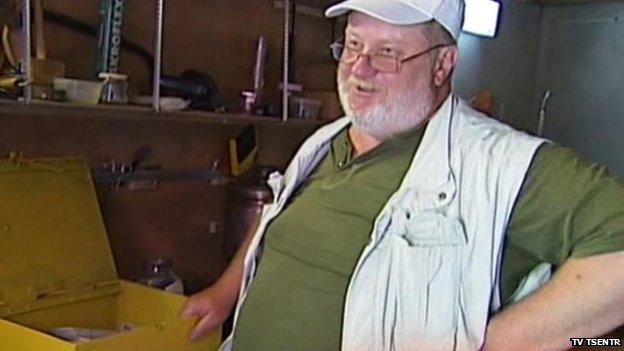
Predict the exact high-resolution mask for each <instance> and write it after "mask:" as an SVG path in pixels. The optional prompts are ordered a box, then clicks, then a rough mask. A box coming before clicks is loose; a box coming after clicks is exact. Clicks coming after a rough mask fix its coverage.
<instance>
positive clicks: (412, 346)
mask: <svg viewBox="0 0 624 351" xmlns="http://www.w3.org/2000/svg"><path fill="white" fill-rule="evenodd" d="M326 14H327V15H328V16H330V17H332V16H337V15H342V14H348V16H349V17H348V25H347V28H346V30H345V39H344V42H341V43H338V44H335V45H333V50H334V52H335V54H336V55H337V57H338V58H339V61H340V62H339V66H338V86H339V94H340V98H341V102H342V104H343V107H344V109H345V112H346V114H347V116H348V117H346V118H343V119H340V120H338V121H336V122H334V123H332V124H330V125H328V126H325V127H323V128H321V129H320V130H319V131H317V132H316V133H315V134H314V135H312V136H311V137H310V138H309V139H308V140H307V141H306V142H305V143H304V144H303V145H302V146H301V149H300V150H299V151H298V153H297V155H296V156H295V157H294V159H293V161H292V162H291V164H290V166H289V167H288V169H287V171H286V173H285V175H284V176H283V177H282V176H281V175H279V174H273V175H272V176H271V177H270V179H269V184H270V185H271V187H272V188H273V191H274V195H275V202H274V203H273V204H271V205H269V206H267V207H265V209H264V211H263V215H262V218H261V219H260V220H259V223H258V226H257V229H256V230H255V232H254V233H253V235H250V236H249V237H248V238H247V239H246V241H245V243H244V244H243V245H242V247H241V249H240V250H239V252H238V253H237V254H236V256H235V258H234V259H233V261H232V263H231V264H230V266H229V267H228V269H227V270H226V272H225V273H224V274H223V276H222V277H221V278H220V279H219V280H218V282H217V283H215V284H214V285H213V286H211V287H209V288H207V289H206V290H204V291H202V292H200V293H198V294H197V295H194V296H192V297H191V298H190V299H189V302H188V303H187V306H186V307H185V309H184V312H183V313H184V314H186V315H196V316H199V317H200V320H199V322H198V324H197V326H196V327H195V329H194V330H193V331H192V334H191V337H192V338H197V337H200V336H201V335H202V334H203V333H205V332H206V331H207V330H209V329H211V328H213V327H215V326H217V325H218V324H220V323H222V321H223V320H224V319H225V318H226V316H227V315H228V313H229V312H230V310H231V308H232V307H233V306H234V305H235V304H236V301H237V300H238V303H237V305H236V309H235V310H236V317H235V326H234V332H233V337H230V338H229V339H228V341H226V343H225V344H224V348H225V349H227V348H231V347H232V346H233V348H234V349H235V350H338V349H342V350H487V351H492V350H507V351H508V350H562V349H566V348H569V347H571V344H570V341H569V338H570V337H591V336H598V335H601V334H603V333H605V332H608V331H610V330H612V329H614V328H616V327H617V326H619V325H621V324H622V323H624V308H621V306H622V302H624V284H623V283H621V282H622V281H624V270H623V269H621V268H620V267H621V266H622V265H623V264H624V253H623V252H622V250H624V190H623V188H622V186H621V185H620V184H619V183H618V181H617V180H616V179H615V178H614V177H613V176H611V175H609V174H608V173H607V172H606V171H605V169H604V168H601V167H596V166H593V165H590V164H588V163H586V162H584V161H582V160H580V159H579V158H578V157H577V156H576V155H574V154H573V153H572V152H570V151H569V150H567V149H565V148H563V147H560V146H557V145H553V144H550V143H545V142H544V140H542V139H539V138H535V137H531V136H528V135H526V134H524V133H521V132H518V131H515V130H513V129H511V128H509V127H507V126H505V125H502V124H500V123H499V122H496V121H495V120H492V119H489V118H487V117H485V116H484V115H482V114H479V113H478V112H476V111H474V110H472V109H471V108H470V107H468V106H467V105H466V104H465V103H464V102H463V101H461V100H460V99H458V98H456V97H455V96H453V94H452V93H451V74H452V71H453V68H454V66H455V64H456V62H457V59H458V51H457V47H456V41H457V38H458V36H459V32H460V28H461V23H462V14H463V1H461V0H385V1H379V0H348V1H344V2H342V3H339V4H337V5H335V6H333V7H331V8H330V9H329V10H328V11H327V13H326ZM553 272H554V274H553V275H552V278H551V273H553Z"/></svg>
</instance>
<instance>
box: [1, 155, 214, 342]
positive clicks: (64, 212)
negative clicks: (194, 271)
mask: <svg viewBox="0 0 624 351" xmlns="http://www.w3.org/2000/svg"><path fill="white" fill-rule="evenodd" d="M185 300H186V297H184V296H180V295H175V294H170V293H166V292H164V291H160V290H156V289H152V288H149V287H145V286H142V285H138V284H134V283H131V282H128V281H124V280H122V279H119V278H118V276H117V271H116V269H115V263H114V260H113V255H112V252H111V250H110V246H109V243H108V238H107V235H106V232H105V229H104V225H103V222H102V218H101V216H100V210H99V207H98V203H97V199H96V195H95V191H94V187H93V183H92V180H91V176H90V173H89V169H88V167H87V166H86V165H85V163H84V162H83V161H82V160H79V159H68V158H56V159H31V160H22V159H20V160H0V350H1V351H13V350H15V351H44V350H45V351H69V350H79V351H86V350H89V351H120V350H124V351H125V350H137V351H139V350H145V351H185V350H202V351H206V350H216V349H217V348H218V345H219V340H220V331H219V330H215V331H214V332H213V333H212V334H210V335H209V336H208V337H206V338H204V339H203V340H201V341H199V342H189V341H188V339H187V335H188V332H189V330H190V327H191V325H192V324H193V323H194V321H193V320H191V319H182V318H179V317H178V314H179V312H180V309H181V307H182V305H183V304H184V301H185ZM121 326H125V328H123V329H129V330H127V331H121V332H119V333H116V334H112V335H110V336H107V337H103V338H98V339H92V340H82V341H66V340H64V339H61V338H60V337H56V336H53V335H51V334H50V330H51V329H53V328H66V327H72V328H85V329H98V330H101V329H104V330H115V329H119V328H120V327H121Z"/></svg>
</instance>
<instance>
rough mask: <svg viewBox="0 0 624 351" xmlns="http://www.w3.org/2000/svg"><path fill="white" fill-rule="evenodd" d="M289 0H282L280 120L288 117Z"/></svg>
mask: <svg viewBox="0 0 624 351" xmlns="http://www.w3.org/2000/svg"><path fill="white" fill-rule="evenodd" d="M290 6H291V3H290V0H284V53H283V61H284V62H283V64H284V68H283V76H282V121H284V122H286V120H287V119H288V87H289V82H288V76H289V72H288V68H289V63H290Z"/></svg>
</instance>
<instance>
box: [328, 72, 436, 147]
mask: <svg viewBox="0 0 624 351" xmlns="http://www.w3.org/2000/svg"><path fill="white" fill-rule="evenodd" d="M355 84H356V83H355V82H353V81H351V80H350V79H348V80H347V81H346V82H344V81H343V80H342V79H340V78H338V95H339V97H340V103H341V104H342V108H343V109H344V111H345V113H346V115H347V116H348V117H349V119H350V120H351V123H352V124H353V125H354V126H355V127H357V128H358V129H360V130H361V131H363V132H364V133H366V134H368V135H370V136H371V137H373V138H375V139H377V140H379V141H383V140H386V139H388V138H389V137H391V136H393V135H397V134H400V133H402V132H406V131H408V130H410V129H412V128H415V127H417V126H418V125H420V124H421V123H422V122H424V121H425V119H426V118H427V116H428V114H429V112H430V111H431V108H432V104H433V100H434V96H433V92H432V90H431V89H430V88H429V86H428V85H427V84H426V82H425V81H419V82H415V84H414V85H415V86H413V87H412V88H411V89H406V90H403V91H401V92H400V93H399V94H397V95H395V96H391V97H388V100H386V101H382V102H380V103H377V104H375V106H373V107H371V108H369V109H368V111H367V112H364V113H359V114H358V113H355V112H354V111H353V109H352V108H351V106H350V104H349V98H348V91H349V88H350V87H351V86H353V85H355Z"/></svg>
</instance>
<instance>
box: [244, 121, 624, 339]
mask: <svg viewBox="0 0 624 351" xmlns="http://www.w3.org/2000/svg"><path fill="white" fill-rule="evenodd" d="M422 131H423V129H418V130H414V131H410V132H407V133H405V134H402V135H399V136H397V137H394V138H392V139H390V140H388V141H386V142H384V143H382V144H380V145H379V146H378V147H376V148H375V149H373V150H371V151H370V152H368V153H365V154H363V155H360V156H359V157H356V158H352V155H351V150H352V145H351V143H350V141H349V138H348V134H347V132H346V129H345V130H344V131H342V132H341V133H339V134H338V135H337V136H336V137H335V138H334V140H333V141H332V145H331V149H330V152H329V153H328V154H327V156H326V157H325V158H324V159H323V161H321V163H320V164H319V165H318V166H317V169H316V170H315V171H314V172H313V174H312V175H311V176H310V177H309V178H308V179H307V180H306V182H304V184H303V185H302V186H301V187H300V188H299V190H298V191H297V192H296V193H295V194H294V196H293V197H292V198H291V199H290V203H289V204H288V206H287V207H286V209H285V210H284V211H283V212H282V214H280V216H279V217H277V218H276V219H275V220H274V221H273V222H272V223H271V224H270V226H269V228H268V229H267V233H266V236H265V243H264V252H263V256H262V260H261V263H260V265H259V267H258V272H257V275H256V277H255V280H254V282H253V284H252V286H251V288H250V291H249V293H248V296H247V298H246V300H245V303H244V304H243V307H242V310H241V314H240V317H239V320H238V324H237V327H236V330H235V333H234V350H235V351H245V350H254V351H262V350H271V351H277V350H338V349H339V348H340V340H341V332H342V316H343V304H344V298H345V294H346V289H347V285H348V283H349V278H350V276H351V273H352V271H353V269H354V267H355V265H356V263H357V259H358V257H359V255H360V253H361V251H362V249H363V248H364V246H365V245H366V243H367V242H368V240H369V235H370V232H371V230H372V226H373V221H374V219H375V218H376V217H377V214H378V213H379V212H380V211H381V209H382V207H383V205H384V204H385V203H386V202H387V200H388V199H389V197H390V196H391V195H392V193H393V192H394V191H396V189H397V188H398V187H399V185H400V183H401V181H402V178H403V176H404V174H405V172H406V171H407V169H408V167H409V164H410V160H411V159H412V157H413V155H414V152H415V150H416V148H417V147H418V144H419V142H420V140H421V137H422ZM622 249H624V189H623V188H622V186H621V184H619V183H618V181H617V180H616V179H615V178H614V177H612V176H610V175H608V174H607V172H606V170H605V169H604V168H602V167H597V166H593V165H591V164H588V163H586V162H584V161H582V160H581V159H579V158H578V157H577V156H576V155H575V154H574V153H573V152H571V151H570V150H569V149H566V148H563V147H561V146H557V145H552V144H551V145H543V146H542V147H540V149H539V150H538V152H537V154H536V156H535V158H534V160H533V162H532V164H531V167H530V169H529V172H528V173H527V177H526V179H525V182H524V184H523V187H522V190H521V195H520V198H519V200H518V201H517V203H516V207H515V209H514V211H513V214H512V218H511V220H510V224H509V226H508V232H507V239H506V245H505V249H504V252H503V263H502V270H501V293H502V298H503V301H507V300H508V299H509V297H510V296H511V294H512V292H513V291H514V290H515V288H516V287H517V286H518V284H519V283H520V281H521V280H522V278H523V277H524V276H525V275H526V274H527V273H528V272H529V271H530V269H532V268H533V267H535V266H536V265H537V264H539V263H541V262H548V263H553V264H555V265H559V264H560V263H562V262H563V261H564V260H565V259H566V258H568V257H582V256H587V255H592V254H598V253H604V252H611V251H616V250H622Z"/></svg>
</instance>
